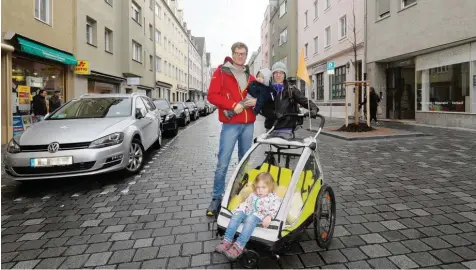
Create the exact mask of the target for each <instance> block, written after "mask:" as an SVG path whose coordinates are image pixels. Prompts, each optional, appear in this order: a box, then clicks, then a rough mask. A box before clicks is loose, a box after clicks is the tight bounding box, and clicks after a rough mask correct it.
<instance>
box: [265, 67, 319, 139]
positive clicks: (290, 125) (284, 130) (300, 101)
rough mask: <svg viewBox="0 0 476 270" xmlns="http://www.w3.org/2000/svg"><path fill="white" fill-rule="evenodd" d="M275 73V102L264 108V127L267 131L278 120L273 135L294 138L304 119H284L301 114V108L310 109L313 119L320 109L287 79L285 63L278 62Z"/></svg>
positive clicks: (273, 70) (273, 68) (293, 117)
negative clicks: (294, 114) (289, 114)
mask: <svg viewBox="0 0 476 270" xmlns="http://www.w3.org/2000/svg"><path fill="white" fill-rule="evenodd" d="M271 71H272V73H273V89H274V92H273V101H272V102H268V103H266V104H265V105H264V107H263V110H262V111H263V115H264V116H265V117H266V119H265V122H264V126H265V128H266V129H267V130H269V129H271V128H272V127H273V124H274V123H275V121H276V120H277V119H280V121H279V122H278V123H277V124H276V126H275V128H274V131H273V134H275V135H280V136H284V137H287V138H292V137H294V131H295V129H296V127H297V126H298V125H302V118H300V117H295V116H286V117H283V115H284V114H286V113H299V106H298V105H301V106H302V107H304V108H306V109H308V110H309V111H310V114H311V115H310V116H311V117H316V115H317V113H318V112H319V108H318V107H317V106H316V104H315V103H314V102H312V101H309V100H308V99H307V98H306V97H305V96H304V95H303V94H302V93H301V91H299V90H298V89H297V88H296V87H295V86H294V85H291V84H290V83H289V81H288V79H287V73H288V69H287V67H286V65H285V64H284V63H283V62H276V63H275V64H274V65H273V67H272V70H271Z"/></svg>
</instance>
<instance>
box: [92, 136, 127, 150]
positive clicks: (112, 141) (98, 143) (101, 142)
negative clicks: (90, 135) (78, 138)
mask: <svg viewBox="0 0 476 270" xmlns="http://www.w3.org/2000/svg"><path fill="white" fill-rule="evenodd" d="M123 140H124V133H122V132H117V133H112V134H110V135H107V136H104V137H102V138H99V139H97V140H95V141H93V142H92V143H91V144H90V145H89V148H102V147H108V146H112V145H116V144H120V143H122V141H123Z"/></svg>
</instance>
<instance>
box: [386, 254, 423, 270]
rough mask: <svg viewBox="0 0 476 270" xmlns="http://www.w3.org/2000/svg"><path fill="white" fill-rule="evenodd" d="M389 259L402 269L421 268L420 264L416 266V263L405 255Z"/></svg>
mask: <svg viewBox="0 0 476 270" xmlns="http://www.w3.org/2000/svg"><path fill="white" fill-rule="evenodd" d="M388 259H389V260H391V261H392V262H393V263H394V264H395V265H396V266H397V267H398V268H400V269H411V268H418V267H419V266H418V264H416V263H415V262H414V261H412V260H411V259H410V258H408V257H407V256H405V255H398V256H392V257H388Z"/></svg>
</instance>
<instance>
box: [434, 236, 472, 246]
mask: <svg viewBox="0 0 476 270" xmlns="http://www.w3.org/2000/svg"><path fill="white" fill-rule="evenodd" d="M440 238H441V239H443V240H445V241H446V242H448V243H450V244H451V245H453V246H467V245H470V244H471V242H469V241H468V240H466V239H464V238H462V237H460V236H458V235H443V236H440Z"/></svg>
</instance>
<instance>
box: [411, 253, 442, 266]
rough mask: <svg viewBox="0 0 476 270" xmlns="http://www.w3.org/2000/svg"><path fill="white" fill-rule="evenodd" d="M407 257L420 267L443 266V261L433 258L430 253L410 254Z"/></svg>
mask: <svg viewBox="0 0 476 270" xmlns="http://www.w3.org/2000/svg"><path fill="white" fill-rule="evenodd" d="M407 256H408V257H409V258H410V259H411V260H412V261H414V262H416V263H417V264H418V265H420V267H428V266H435V265H438V264H441V261H439V260H438V259H436V258H435V257H433V256H431V254H430V253H428V252H417V253H410V254H408V255H407ZM433 268H434V267H433Z"/></svg>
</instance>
